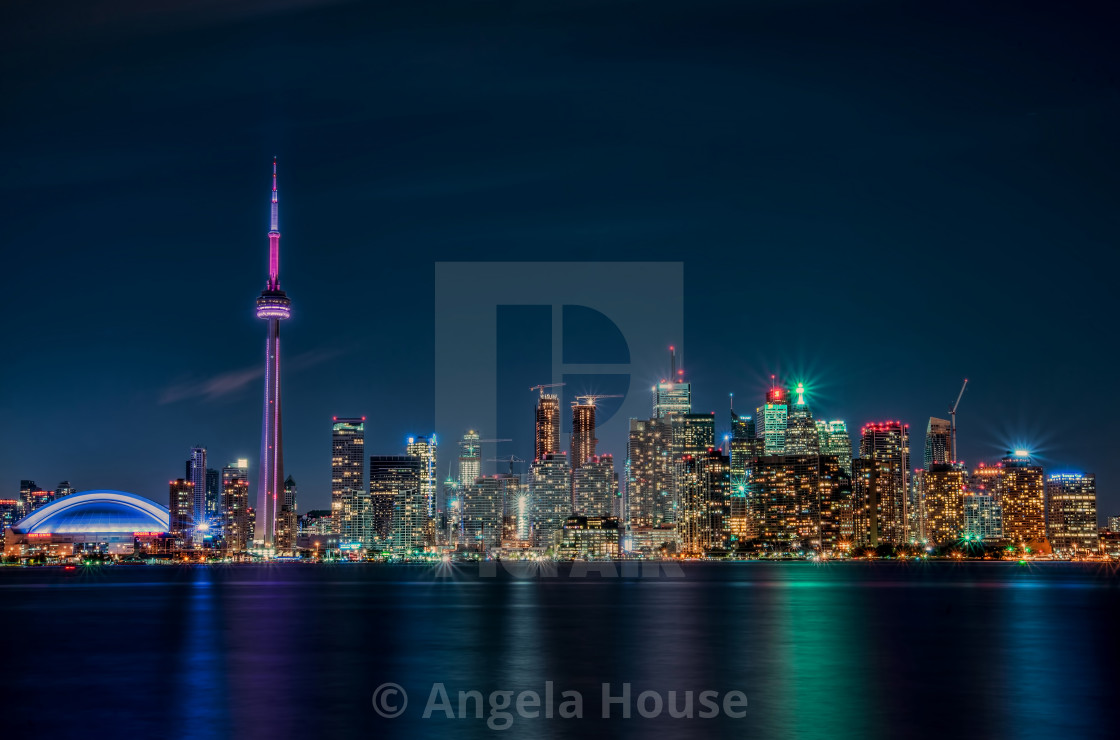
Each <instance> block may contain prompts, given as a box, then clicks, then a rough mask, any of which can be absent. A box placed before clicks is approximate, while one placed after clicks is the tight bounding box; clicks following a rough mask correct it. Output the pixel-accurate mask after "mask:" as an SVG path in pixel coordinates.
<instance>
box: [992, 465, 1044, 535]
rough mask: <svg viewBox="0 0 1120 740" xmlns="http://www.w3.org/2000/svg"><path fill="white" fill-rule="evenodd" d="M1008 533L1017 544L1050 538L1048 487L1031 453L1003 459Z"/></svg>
mask: <svg viewBox="0 0 1120 740" xmlns="http://www.w3.org/2000/svg"><path fill="white" fill-rule="evenodd" d="M1000 462H1001V463H1002V465H1003V476H1002V486H1001V487H1002V492H1001V496H1000V504H1001V505H1002V506H1003V533H1004V536H1005V537H1007V538H1008V539H1009V540H1011V541H1012V542H1014V543H1016V544H1023V545H1028V546H1029V545H1030V543H1032V542H1036V543H1041V542H1042V540H1044V539H1045V537H1046V490H1045V484H1044V483H1043V479H1042V468H1041V467H1039V466H1037V465H1035V464H1034V463H1032V462H1031V458H1030V455H1029V453H1027V452H1025V451H1022V450H1020V451H1017V452H1014V453H1011V454H1009V455H1008V456H1007V457H1005V458H1003V460H1001V461H1000Z"/></svg>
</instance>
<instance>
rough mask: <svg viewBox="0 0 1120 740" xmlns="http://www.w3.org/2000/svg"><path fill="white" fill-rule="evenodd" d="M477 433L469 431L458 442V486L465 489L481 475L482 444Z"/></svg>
mask: <svg viewBox="0 0 1120 740" xmlns="http://www.w3.org/2000/svg"><path fill="white" fill-rule="evenodd" d="M479 440H480V438H479V435H478V432H476V431H475V430H473V429H471V430H470V431H469V432H467V433H466V434H464V435H463V438H462V439H461V440H459V486H460V487H466V486H469V485H470V484H472V483H474V479H475V478H477V477H478V476H480V475H482V443H481V442H480V441H479Z"/></svg>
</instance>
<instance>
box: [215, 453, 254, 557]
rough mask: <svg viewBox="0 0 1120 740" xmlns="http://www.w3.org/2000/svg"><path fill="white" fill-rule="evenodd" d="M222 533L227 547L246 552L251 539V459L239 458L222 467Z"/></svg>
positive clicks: (231, 550)
mask: <svg viewBox="0 0 1120 740" xmlns="http://www.w3.org/2000/svg"><path fill="white" fill-rule="evenodd" d="M221 511H222V533H223V538H224V542H225V548H226V549H227V550H229V551H230V552H245V551H246V550H248V549H249V545H250V544H252V541H251V540H250V539H249V461H248V460H247V459H244V458H242V459H239V460H237V461H236V462H235V463H233V464H231V465H226V466H225V467H224V468H222V505H221Z"/></svg>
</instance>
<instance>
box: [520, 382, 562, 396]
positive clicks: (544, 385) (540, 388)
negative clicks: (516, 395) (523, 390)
mask: <svg viewBox="0 0 1120 740" xmlns="http://www.w3.org/2000/svg"><path fill="white" fill-rule="evenodd" d="M562 385H567V383H542V384H541V385H534V386H533V387H532V388H530V389H529V390H531V391H540V392H541V395H542V396H543V395H544V389H545V388H559V387H560V386H562Z"/></svg>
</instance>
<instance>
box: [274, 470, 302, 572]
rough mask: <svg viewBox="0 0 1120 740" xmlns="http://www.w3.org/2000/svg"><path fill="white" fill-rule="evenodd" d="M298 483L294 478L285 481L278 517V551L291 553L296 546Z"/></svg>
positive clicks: (290, 477)
mask: <svg viewBox="0 0 1120 740" xmlns="http://www.w3.org/2000/svg"><path fill="white" fill-rule="evenodd" d="M297 495H298V493H297V489H296V482H295V480H294V479H293V478H292V476H290V475H289V476H288V477H287V478H285V479H284V500H283V502H282V503H281V505H280V513H279V514H278V515H277V517H276V551H277V552H282V553H290V552H293V551H294V550H295V546H296V521H297V519H298V514H297V512H296V498H297Z"/></svg>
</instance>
